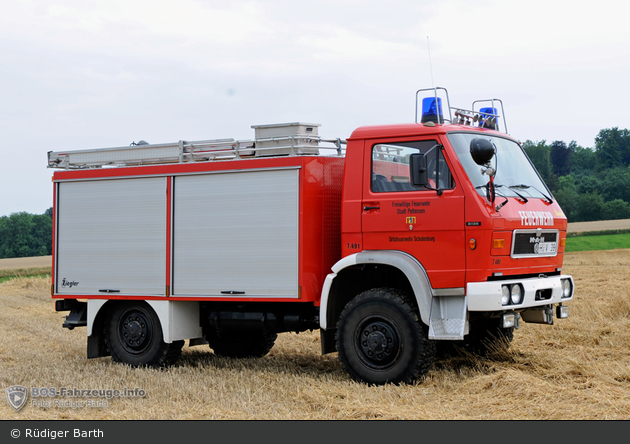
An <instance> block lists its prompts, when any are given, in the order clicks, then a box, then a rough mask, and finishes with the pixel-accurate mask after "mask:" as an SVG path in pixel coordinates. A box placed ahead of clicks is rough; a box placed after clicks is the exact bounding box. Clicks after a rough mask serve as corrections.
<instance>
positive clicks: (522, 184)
mask: <svg viewBox="0 0 630 444" xmlns="http://www.w3.org/2000/svg"><path fill="white" fill-rule="evenodd" d="M510 188H525V189H527V188H533V189H534V190H536V191H538V192H539V193H540V194H542V196H543V197H544V198H545V199H546V200H547V202H549V203H553V199H552V198H551V197H549V196H547V195H546V194H545V193H543V192H542V191H540V190H539V189H538V188H536V187H534V186H532V185H525V184H524V183H521V184H518V185H510ZM515 193H516V191H515Z"/></svg>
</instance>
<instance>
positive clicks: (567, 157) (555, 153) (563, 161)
mask: <svg viewBox="0 0 630 444" xmlns="http://www.w3.org/2000/svg"><path fill="white" fill-rule="evenodd" d="M571 154H572V153H571V149H570V148H569V147H568V146H567V144H566V143H564V142H563V141H561V140H556V141H555V142H552V143H551V148H550V150H549V161H550V162H551V172H552V173H554V174H556V175H557V176H565V175H567V174H569V173H570V172H571Z"/></svg>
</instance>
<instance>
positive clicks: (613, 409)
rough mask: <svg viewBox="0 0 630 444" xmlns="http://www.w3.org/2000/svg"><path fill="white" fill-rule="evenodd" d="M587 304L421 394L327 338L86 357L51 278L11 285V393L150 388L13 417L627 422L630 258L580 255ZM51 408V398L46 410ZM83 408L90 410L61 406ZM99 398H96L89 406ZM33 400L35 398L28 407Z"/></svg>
mask: <svg viewBox="0 0 630 444" xmlns="http://www.w3.org/2000/svg"><path fill="white" fill-rule="evenodd" d="M564 272H565V273H567V274H572V275H573V277H574V278H575V282H576V288H577V294H576V297H575V300H574V301H572V302H571V303H570V304H569V306H570V311H569V314H570V315H569V318H568V319H565V320H556V325H554V326H543V325H537V324H526V323H522V324H521V328H520V330H518V331H517V332H516V334H515V339H514V341H513V343H512V346H511V347H510V349H509V350H508V351H507V352H502V353H496V354H494V355H491V356H489V357H487V358H479V357H472V356H464V357H457V358H448V359H442V360H438V361H437V362H436V364H435V366H434V368H433V369H432V370H431V371H430V372H429V374H428V375H427V377H426V378H425V379H424V380H423V381H419V382H418V383H417V384H415V385H401V386H395V385H386V386H381V387H371V386H368V385H366V384H360V383H356V382H354V381H352V380H351V379H350V378H349V377H348V376H347V375H346V374H345V373H344V372H343V370H342V368H341V364H340V363H339V362H338V359H337V356H336V354H333V355H326V356H321V355H320V354H319V346H320V345H319V335H318V334H317V333H308V334H299V335H296V334H283V335H280V337H279V339H278V342H277V343H276V346H275V347H274V348H273V350H272V351H271V353H270V354H269V355H268V356H266V357H264V358H261V359H243V360H230V359H224V358H218V357H216V356H214V354H213V353H211V352H210V351H209V349H208V347H207V346H200V347H190V348H189V347H184V350H183V355H182V358H181V359H180V361H179V362H178V363H177V364H176V365H175V366H173V367H171V368H168V369H165V370H154V369H133V368H129V367H127V366H123V365H119V364H115V363H113V362H112V361H111V359H110V358H99V359H92V360H88V359H86V358H85V353H86V352H85V350H86V339H85V335H86V333H85V329H76V330H74V331H68V330H65V329H62V328H61V324H62V321H63V318H64V315H65V314H61V313H56V312H55V311H54V307H53V301H52V300H51V298H50V294H49V291H50V290H49V288H50V280H49V279H46V278H17V279H13V280H11V281H9V282H5V283H3V284H0V302H1V304H2V307H3V309H2V310H1V311H0V369H1V371H0V382H1V384H2V385H3V386H4V387H8V386H11V385H16V384H19V385H23V386H25V387H29V388H30V387H56V388H60V387H66V388H79V389H105V390H107V389H109V390H114V389H119V390H122V389H123V388H141V389H143V390H144V391H146V397H144V398H118V399H117V398H112V399H109V400H107V406H102V407H86V408H71V407H60V406H51V407H38V406H33V405H31V404H28V405H27V406H25V407H24V408H23V409H22V410H21V411H20V412H15V411H14V410H13V409H12V408H11V407H10V406H9V405H8V403H7V402H6V401H4V402H2V403H0V404H1V406H0V415H1V416H2V418H5V419H20V420H24V419H293V420H298V419H307V420H312V419H435V420H438V419H460V420H465V419H492V420H499V419H521V420H523V419H628V418H630V354H629V353H628V350H629V349H630V291H629V289H628V286H627V283H628V282H629V281H630V250H610V251H603V252H584V253H569V254H567V255H566V257H565V265H564ZM40 399H41V398H40ZM57 399H60V400H62V401H63V400H85V399H86V398H57ZM88 399H89V398H88ZM30 401H32V398H31V399H30V400H29V402H30Z"/></svg>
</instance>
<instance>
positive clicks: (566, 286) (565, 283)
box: [561, 279, 571, 298]
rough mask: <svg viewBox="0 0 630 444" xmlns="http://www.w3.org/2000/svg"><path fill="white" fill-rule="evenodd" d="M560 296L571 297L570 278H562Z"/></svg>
mask: <svg viewBox="0 0 630 444" xmlns="http://www.w3.org/2000/svg"><path fill="white" fill-rule="evenodd" d="M561 282H562V297H563V298H569V297H571V280H570V279H562V281H561Z"/></svg>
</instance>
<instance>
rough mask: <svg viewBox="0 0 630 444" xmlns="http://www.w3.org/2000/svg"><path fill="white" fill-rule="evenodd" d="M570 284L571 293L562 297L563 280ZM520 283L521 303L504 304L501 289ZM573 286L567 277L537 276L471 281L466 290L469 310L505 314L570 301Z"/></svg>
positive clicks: (571, 279)
mask: <svg viewBox="0 0 630 444" xmlns="http://www.w3.org/2000/svg"><path fill="white" fill-rule="evenodd" d="M563 279H569V280H570V281H571V294H570V295H569V297H562V280H563ZM513 284H520V285H522V287H523V290H524V297H523V301H522V302H521V303H520V304H509V305H503V303H502V302H501V299H502V286H504V285H513ZM574 293H575V285H574V283H573V278H572V277H571V276H568V275H561V276H550V277H537V278H530V279H509V280H502V281H492V282H470V283H468V285H467V287H466V295H467V299H468V311H484V312H488V311H506V310H515V311H519V310H521V309H527V308H532V307H542V306H545V305H550V304H559V303H561V302H562V303H564V302H569V301H571V300H572V299H573V295H574Z"/></svg>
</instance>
